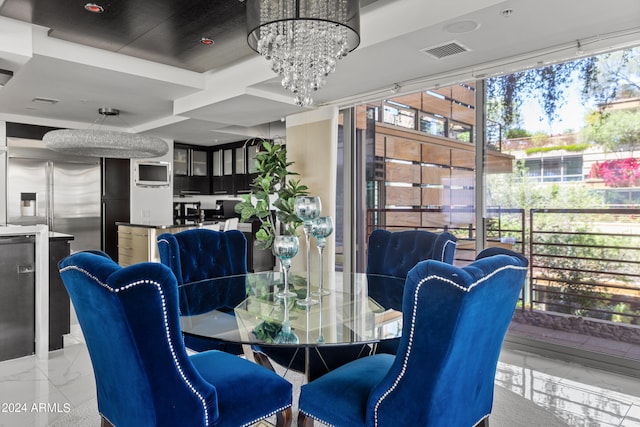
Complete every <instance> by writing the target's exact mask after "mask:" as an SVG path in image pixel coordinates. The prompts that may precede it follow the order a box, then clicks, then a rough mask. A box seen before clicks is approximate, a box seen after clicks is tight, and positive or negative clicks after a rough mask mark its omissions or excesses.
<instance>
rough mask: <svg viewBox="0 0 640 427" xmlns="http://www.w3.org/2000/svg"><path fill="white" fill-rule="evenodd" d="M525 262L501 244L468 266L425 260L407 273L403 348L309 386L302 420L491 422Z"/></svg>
mask: <svg viewBox="0 0 640 427" xmlns="http://www.w3.org/2000/svg"><path fill="white" fill-rule="evenodd" d="M527 265H528V262H527V260H526V258H524V257H523V256H521V255H519V254H516V253H515V252H511V251H508V250H506V249H500V248H490V249H487V250H486V251H483V252H481V253H480V254H479V256H478V258H477V259H476V261H474V262H473V263H472V264H470V265H468V266H467V267H464V268H458V267H454V266H452V265H449V264H446V263H443V262H440V261H431V260H430V261H422V262H420V263H418V264H417V265H416V266H415V267H414V268H412V269H411V271H410V272H409V275H408V276H407V279H406V285H405V289H404V297H403V312H402V315H403V327H402V328H403V329H402V338H401V341H400V346H399V347H398V352H397V354H396V355H395V356H393V355H390V354H377V355H374V356H369V357H365V358H361V359H358V360H355V361H353V362H350V363H348V364H346V365H343V366H341V367H340V368H338V369H336V370H334V371H331V372H329V373H328V374H326V375H324V376H322V377H320V378H318V379H317V380H315V381H312V382H310V383H309V384H306V385H303V386H302V389H301V394H300V400H299V410H300V413H299V418H298V426H312V425H313V420H314V419H316V420H319V421H321V422H323V423H325V424H330V425H335V426H350V427H355V426H399V425H424V426H442V427H451V426H456V427H471V426H474V425H476V424H478V423H482V424H488V422H487V417H488V416H489V414H490V413H491V408H492V404H493V388H494V377H495V371H496V365H497V362H498V356H499V354H500V349H501V346H502V342H503V339H504V336H505V334H506V331H507V327H508V325H509V322H510V321H511V317H512V316H513V312H514V309H515V305H516V302H517V300H518V296H519V294H520V290H521V288H522V285H523V284H524V280H525V277H526V274H527Z"/></svg>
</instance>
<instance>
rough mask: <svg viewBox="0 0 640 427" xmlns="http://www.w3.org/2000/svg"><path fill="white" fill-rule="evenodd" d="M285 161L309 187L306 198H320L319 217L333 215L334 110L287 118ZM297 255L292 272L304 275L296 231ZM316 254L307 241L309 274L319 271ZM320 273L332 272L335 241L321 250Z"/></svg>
mask: <svg viewBox="0 0 640 427" xmlns="http://www.w3.org/2000/svg"><path fill="white" fill-rule="evenodd" d="M286 125H287V133H286V135H287V138H286V142H287V160H288V161H290V162H295V163H294V164H293V165H292V167H291V170H292V171H294V172H297V173H298V174H299V175H297V176H293V177H292V178H293V179H300V180H301V181H302V183H303V184H305V185H306V186H308V187H309V194H310V195H312V196H320V199H321V200H322V216H327V215H330V216H331V217H333V219H334V220H335V215H336V171H337V150H338V108H337V107H325V108H319V109H317V110H313V111H309V112H305V113H300V114H295V115H292V116H288V117H287V119H286ZM299 237H300V251H299V252H298V255H297V256H296V257H295V258H294V259H293V266H292V270H293V271H294V272H304V271H306V267H305V262H306V256H305V253H306V252H305V251H306V247H305V241H304V233H303V231H302V228H300V231H299ZM318 263H319V259H318V251H317V249H316V246H315V241H314V239H313V238H311V271H312V272H314V271H316V272H317V271H319V265H318ZM324 270H325V271H333V270H335V237H334V235H332V236H330V237H329V238H328V239H327V246H326V247H325V249H324Z"/></svg>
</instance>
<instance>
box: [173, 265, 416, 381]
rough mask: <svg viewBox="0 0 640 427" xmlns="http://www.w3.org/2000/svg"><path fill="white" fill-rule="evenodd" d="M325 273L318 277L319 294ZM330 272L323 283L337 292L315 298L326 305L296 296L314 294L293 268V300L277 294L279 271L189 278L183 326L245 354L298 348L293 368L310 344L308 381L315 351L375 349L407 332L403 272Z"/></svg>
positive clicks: (185, 287)
mask: <svg viewBox="0 0 640 427" xmlns="http://www.w3.org/2000/svg"><path fill="white" fill-rule="evenodd" d="M319 276H320V275H319V273H316V274H315V275H313V274H312V275H311V283H312V288H311V290H312V292H313V291H314V290H317V289H316V288H317V286H314V285H313V284H314V283H316V284H317V283H319ZM323 276H324V285H323V287H324V288H325V289H329V290H330V291H331V292H330V293H329V295H325V296H322V297H320V296H316V297H314V298H317V299H318V301H319V303H318V304H315V305H312V306H308V307H304V306H302V305H299V304H297V302H296V301H297V299H303V298H304V297H305V295H306V273H305V274H302V275H297V274H289V287H290V289H291V290H292V291H293V292H294V293H296V297H288V298H280V297H277V296H276V293H277V292H278V290H279V289H282V286H283V275H282V274H281V273H279V272H272V271H268V272H260V273H248V274H243V275H237V276H227V277H219V278H215V279H208V280H202V281H198V282H192V283H187V284H184V285H182V286H180V287H179V288H178V292H179V294H180V313H181V316H180V321H181V326H182V332H183V333H184V334H186V335H191V336H195V337H199V338H205V339H211V340H217V341H223V342H227V343H233V344H242V345H245V346H246V347H245V353H248V352H251V350H250V349H253V350H256V349H265V353H266V354H270V352H269V349H271V350H273V351H274V352H278V351H279V352H280V354H282V353H284V354H290V355H291V357H292V360H291V362H289V363H287V362H285V363H284V364H285V365H286V366H285V367H288V365H291V364H292V363H293V356H294V355H296V354H298V353H299V352H298V350H299V349H303V350H304V352H302V353H301V354H303V355H304V367H303V369H301V368H297V369H298V370H301V371H304V372H305V374H306V375H307V378H308V379H310V378H311V369H312V367H311V366H310V364H311V362H312V360H313V358H312V357H311V356H312V355H313V354H315V353H312V352H314V351H315V352H317V353H318V354H320V351H321V350H325V349H329V348H335V350H333V351H334V352H337V353H338V354H343V355H344V354H348V353H349V352H348V351H344V350H346V349H353V348H355V347H358V346H360V347H361V348H366V349H367V350H366V351H367V352H373V351H375V347H376V345H377V343H379V342H380V341H381V340H387V339H394V338H398V337H399V336H400V334H401V331H402V313H401V308H402V291H403V289H404V279H403V278H397V277H389V276H381V275H367V274H364V273H346V272H325V273H324V274H323ZM337 347H341V348H337ZM278 362H279V363H281V362H280V361H278ZM322 363H325V362H324V361H323V362H322ZM325 364H326V363H325ZM294 369H295V368H294ZM327 369H329V368H327Z"/></svg>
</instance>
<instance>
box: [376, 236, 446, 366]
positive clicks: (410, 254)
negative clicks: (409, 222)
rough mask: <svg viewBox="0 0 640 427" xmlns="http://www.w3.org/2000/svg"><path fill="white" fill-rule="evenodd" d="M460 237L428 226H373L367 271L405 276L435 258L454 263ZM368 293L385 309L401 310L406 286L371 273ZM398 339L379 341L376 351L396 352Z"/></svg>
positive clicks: (382, 274)
mask: <svg viewBox="0 0 640 427" xmlns="http://www.w3.org/2000/svg"><path fill="white" fill-rule="evenodd" d="M457 241H458V239H457V238H456V236H454V235H453V234H451V233H449V232H448V231H443V232H442V233H433V232H431V231H427V230H405V231H395V232H391V231H388V230H382V229H377V230H373V231H372V232H371V234H370V235H369V241H368V244H367V270H366V272H367V274H370V275H381V276H392V277H401V278H406V277H407V274H408V273H409V270H411V269H412V268H413V267H414V266H415V265H416V264H417V263H418V262H420V261H424V260H428V259H433V260H436V261H442V262H446V263H447V264H453V260H454V257H455V253H456V245H457ZM368 283H369V296H370V297H371V298H373V299H374V300H375V301H376V302H377V303H378V304H380V305H381V306H382V307H383V308H384V309H386V310H388V309H392V310H397V311H401V310H402V294H403V288H402V287H401V286H398V287H397V288H393V287H390V285H389V284H388V283H386V282H384V281H381V280H377V279H376V277H372V279H370V280H369V281H368ZM398 343H399V340H398V339H387V340H383V341H380V342H379V343H378V344H377V345H376V346H375V352H376V353H389V354H395V353H396V351H397V349H398Z"/></svg>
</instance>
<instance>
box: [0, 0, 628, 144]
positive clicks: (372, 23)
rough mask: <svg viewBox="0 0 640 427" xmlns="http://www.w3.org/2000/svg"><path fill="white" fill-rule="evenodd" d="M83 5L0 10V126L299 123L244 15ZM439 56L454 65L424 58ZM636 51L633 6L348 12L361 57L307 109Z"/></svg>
mask: <svg viewBox="0 0 640 427" xmlns="http://www.w3.org/2000/svg"><path fill="white" fill-rule="evenodd" d="M96 3H97V2H96ZM85 4H86V1H78V0H64V1H51V0H4V1H3V0H0V69H4V70H8V71H11V72H12V73H13V76H12V78H11V79H9V80H8V82H7V83H6V85H5V86H4V87H0V120H5V121H12V122H19V123H31V124H42V125H46V126H56V127H77V128H86V127H88V126H90V125H91V124H92V123H93V122H94V121H95V120H96V119H97V118H98V114H97V110H98V108H100V107H111V108H118V109H120V110H121V116H120V117H119V118H114V119H113V120H112V121H111V122H105V126H110V127H114V128H119V129H125V130H129V131H133V132H143V133H149V134H154V135H158V136H161V137H165V138H170V139H175V140H177V141H181V142H188V143H194V144H201V145H215V144H220V143H224V142H231V141H238V140H242V139H245V138H247V137H253V136H263V137H268V136H274V135H273V133H274V129H278V130H277V131H275V132H281V129H279V128H281V123H282V122H281V118H284V117H287V116H289V115H291V114H295V113H299V112H303V111H305V110H306V109H303V108H300V107H298V106H296V105H294V103H293V99H292V96H291V95H290V94H289V93H287V92H286V91H285V90H284V89H282V87H281V85H280V82H279V79H278V78H277V76H276V75H275V74H273V72H272V71H271V70H270V68H269V66H268V64H267V62H266V61H265V60H264V59H262V58H260V57H259V56H258V55H257V54H256V53H255V52H253V51H252V50H251V49H250V48H249V47H248V46H247V42H246V24H245V13H246V11H245V7H246V6H245V3H244V1H239V0H189V1H185V0H155V1H153V2H150V1H144V0H108V1H105V2H104V3H103V4H101V6H102V7H103V8H104V12H103V13H101V14H92V13H89V12H87V11H86V10H85V8H84V6H85ZM203 37H208V38H210V39H211V40H213V44H210V45H205V44H202V43H201V42H200V40H201V39H202V38H203ZM578 41H580V46H581V47H580V49H578V48H577V45H578ZM451 43H454V44H455V45H457V46H460V47H462V48H463V49H462V50H461V52H459V53H456V54H454V55H450V56H444V57H437V56H433V55H430V54H428V53H425V50H430V49H431V48H438V47H440V46H442V45H447V44H451ZM637 44H640V2H638V1H637V0H617V1H616V2H603V1H601V0H564V1H561V2H557V1H551V0H539V1H536V2H531V1H527V0H509V1H496V0H463V1H458V2H453V3H452V2H428V1H425V0H367V1H364V0H361V44H360V46H359V47H358V49H356V50H355V51H354V52H352V53H351V54H349V55H348V56H347V57H346V58H345V59H344V60H342V61H340V62H339V64H338V67H337V70H336V73H335V74H334V75H331V76H330V77H329V78H328V83H327V85H326V86H325V87H324V88H323V89H321V90H320V91H319V92H318V93H317V95H316V97H315V101H316V105H319V106H322V105H338V106H343V105H349V104H351V103H353V102H355V101H356V100H360V99H380V98H383V97H387V96H391V95H392V88H394V87H395V89H393V91H394V92H396V93H403V92H409V91H415V90H419V89H426V88H429V87H434V86H436V85H443V84H450V83H453V82H458V81H465V80H470V79H473V78H476V77H482V76H485V75H493V74H496V73H500V72H510V71H513V70H515V69H520V68H522V67H532V66H536V65H539V64H544V63H546V62H548V61H558V60H566V59H571V58H575V57H577V55H584V54H591V53H595V52H603V51H607V50H610V49H612V48H617V47H621V46H622V47H624V46H633V45H637ZM435 51H436V52H438V51H440V50H439V49H436V50H435ZM579 51H580V52H579ZM38 99H40V101H38ZM34 100H35V101H34ZM42 100H44V101H42Z"/></svg>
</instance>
